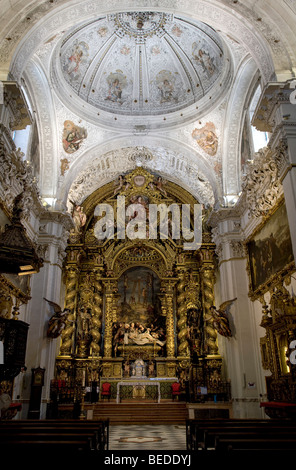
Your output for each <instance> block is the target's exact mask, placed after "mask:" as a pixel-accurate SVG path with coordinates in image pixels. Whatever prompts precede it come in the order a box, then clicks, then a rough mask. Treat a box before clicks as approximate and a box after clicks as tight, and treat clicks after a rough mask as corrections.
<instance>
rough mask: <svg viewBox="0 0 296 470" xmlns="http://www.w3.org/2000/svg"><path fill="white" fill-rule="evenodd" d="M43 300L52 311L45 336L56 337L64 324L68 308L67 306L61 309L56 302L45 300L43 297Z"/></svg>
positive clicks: (68, 311)
mask: <svg viewBox="0 0 296 470" xmlns="http://www.w3.org/2000/svg"><path fill="white" fill-rule="evenodd" d="M44 300H46V302H48V303H49V306H50V311H51V313H52V316H51V317H50V319H49V321H48V327H47V337H48V338H58V337H59V336H60V335H61V333H62V331H63V330H64V328H65V326H66V321H67V317H68V315H69V313H70V310H69V309H68V308H65V309H64V310H62V309H61V307H60V306H59V305H58V304H56V303H55V302H52V301H51V300H47V299H46V298H45V297H44Z"/></svg>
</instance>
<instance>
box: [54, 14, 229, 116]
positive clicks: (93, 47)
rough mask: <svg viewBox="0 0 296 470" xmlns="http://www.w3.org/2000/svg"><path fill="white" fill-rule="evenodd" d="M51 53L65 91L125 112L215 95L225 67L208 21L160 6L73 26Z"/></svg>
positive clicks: (141, 112) (165, 109) (174, 106)
mask: <svg viewBox="0 0 296 470" xmlns="http://www.w3.org/2000/svg"><path fill="white" fill-rule="evenodd" d="M56 56H57V57H58V62H59V63H58V65H57V67H56V69H57V70H56V74H57V75H58V76H59V84H61V82H63V83H64V85H65V86H66V89H67V90H68V95H69V94H71V96H72V95H73V92H75V93H74V94H75V97H76V98H77V97H78V98H79V101H80V103H81V100H82V101H83V102H84V103H87V104H88V105H89V106H91V107H92V108H95V109H97V110H98V109H99V110H102V111H106V112H111V113H117V114H119V115H127V116H128V115H132V116H149V115H151V116H152V115H153V116H155V115H158V114H164V113H172V112H175V111H179V110H181V109H185V108H188V107H190V106H193V105H196V103H198V102H200V101H201V100H205V97H207V99H209V96H208V95H209V94H210V93H212V90H213V89H217V92H216V95H217V94H219V93H220V94H221V87H222V82H225V80H226V77H227V75H228V74H229V68H230V66H229V59H227V60H226V57H225V50H224V45H223V42H222V40H221V38H220V37H219V35H218V33H216V32H215V31H214V30H213V29H212V28H211V27H209V26H208V25H206V24H204V23H201V22H196V21H193V20H189V19H184V18H178V17H174V15H172V14H167V13H161V12H127V13H117V14H110V15H107V16H104V17H102V18H99V19H95V20H93V21H91V22H88V23H87V24H83V25H80V26H77V27H76V28H74V29H72V30H71V31H68V32H67V33H66V34H65V35H64V37H63V38H62V40H61V42H60V46H59V51H58V54H56ZM214 95H215V93H214ZM214 98H215V96H214ZM195 108H196V106H194V109H195Z"/></svg>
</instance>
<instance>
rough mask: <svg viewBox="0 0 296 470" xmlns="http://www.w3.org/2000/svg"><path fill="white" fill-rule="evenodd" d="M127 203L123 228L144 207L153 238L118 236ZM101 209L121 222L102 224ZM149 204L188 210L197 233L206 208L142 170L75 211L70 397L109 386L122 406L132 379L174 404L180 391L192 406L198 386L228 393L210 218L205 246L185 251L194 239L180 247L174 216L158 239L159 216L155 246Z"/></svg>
mask: <svg viewBox="0 0 296 470" xmlns="http://www.w3.org/2000/svg"><path fill="white" fill-rule="evenodd" d="M123 196H124V199H123V198H122V197H123ZM119 197H121V201H122V200H124V201H125V208H124V209H125V217H126V220H125V222H130V221H131V220H132V218H133V217H134V215H135V214H134V213H133V211H131V210H130V206H131V205H132V204H134V203H135V202H136V203H137V204H141V205H142V206H143V207H144V214H145V216H144V219H145V220H144V224H146V227H147V236H145V237H142V238H137V237H134V238H131V237H128V236H126V234H125V237H123V235H122V233H121V234H120V233H119V226H120V224H119V220H118V217H119V216H118V214H119V212H118V203H119ZM102 204H105V205H106V207H107V206H108V207H109V208H110V207H111V208H112V210H113V211H112V214H113V215H114V220H113V221H112V219H110V217H109V219H108V218H105V219H103V218H102V217H104V216H105V215H106V212H104V213H103V212H102V213H101V214H100V215H101V216H102V217H100V216H98V215H96V214H97V213H98V212H97V211H98V209H97V207H98V205H102ZM150 204H157V205H160V204H162V205H164V206H165V207H169V206H171V205H172V204H173V205H174V204H175V205H176V207H179V208H180V209H181V208H182V204H183V205H184V204H187V205H190V208H191V215H190V217H191V226H192V229H193V224H194V218H193V208H194V204H198V201H196V200H195V199H194V197H193V196H192V195H191V194H189V193H188V192H187V191H185V190H184V189H182V188H180V187H179V186H177V185H176V184H174V183H172V182H165V181H163V180H162V178H161V177H160V176H159V175H157V174H152V173H150V172H148V171H146V170H145V169H143V168H141V167H138V168H136V169H135V170H134V171H132V172H130V173H127V174H125V175H121V176H120V177H119V178H118V179H117V180H116V181H115V182H110V183H109V184H107V185H105V186H104V187H102V188H100V189H98V190H97V191H96V192H95V193H93V194H92V195H91V196H89V197H88V198H87V199H86V200H85V201H84V203H83V208H81V207H80V206H77V205H76V204H75V201H74V202H73V219H74V220H76V225H75V229H74V230H73V231H72V232H71V234H70V239H69V244H68V248H67V259H66V262H65V267H64V281H65V286H66V292H65V308H67V309H69V314H68V316H67V320H66V323H65V328H64V329H63V331H62V334H61V344H60V352H59V355H58V357H57V359H56V379H55V382H56V383H59V384H63V385H64V387H66V388H69V390H73V388H75V387H77V386H78V385H79V386H80V385H82V386H83V387H86V386H91V384H93V383H95V384H99V385H100V384H102V383H103V382H106V381H108V382H110V383H111V384H112V394H113V395H111V398H112V396H113V398H115V397H116V384H117V383H118V382H122V381H124V380H127V381H130V380H132V379H133V378H137V379H143V380H146V381H147V380H158V381H160V382H161V387H162V388H161V393H162V396H164V397H169V396H170V384H171V383H172V382H175V381H179V382H180V384H181V387H182V389H183V391H184V392H185V389H186V391H187V392H188V393H189V394H193V395H194V396H195V395H196V393H197V392H196V390H197V388H198V387H199V386H205V387H207V390H208V393H209V394H210V393H212V394H219V393H220V392H222V391H223V390H224V389H223V378H222V372H221V370H222V358H221V356H220V354H219V351H218V345H217V330H216V328H215V323H214V319H213V317H212V315H211V307H212V306H213V305H214V282H215V278H214V271H215V246H214V244H213V243H212V241H211V235H210V233H209V232H208V231H207V229H206V220H207V215H208V214H207V212H206V211H205V210H203V213H202V215H203V217H202V224H203V232H202V243H201V245H200V246H199V247H198V249H194V250H188V249H187V250H184V242H185V241H188V237H187V236H186V234H185V233H184V231H182V230H181V235H180V237H179V238H177V237H175V238H174V237H173V235H172V227H173V224H174V223H176V220H174V218H173V217H172V213H170V212H168V219H167V224H168V225H167V226H168V231H167V236H162V234H161V233H160V232H161V231H160V230H159V228H160V218H161V217H162V215H161V212H160V213H159V214H158V219H157V228H158V231H157V236H156V237H154V238H151V237H149V224H148V218H149V207H151V206H149V205H150ZM77 215H78V217H77ZM75 217H76V219H75ZM181 220H182V219H181ZM98 221H100V224H101V225H98ZM98 228H101V229H102V230H101V234H100V235H99V236H98V233H99V230H98ZM150 229H151V227H150ZM102 232H103V235H102ZM184 237H187V238H186V240H185V238H184Z"/></svg>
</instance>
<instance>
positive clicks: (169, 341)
mask: <svg viewBox="0 0 296 470" xmlns="http://www.w3.org/2000/svg"><path fill="white" fill-rule="evenodd" d="M174 284H175V281H170V280H166V281H164V282H163V287H162V289H161V290H162V291H163V292H164V295H163V297H162V311H163V313H165V315H166V352H167V357H174V356H175V334H174V307H173V305H174Z"/></svg>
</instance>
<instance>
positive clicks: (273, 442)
mask: <svg viewBox="0 0 296 470" xmlns="http://www.w3.org/2000/svg"><path fill="white" fill-rule="evenodd" d="M295 448H296V437H295V436H294V437H292V438H286V437H282V438H281V436H277V437H273V438H268V439H265V438H258V437H256V438H249V439H248V438H246V437H241V438H238V437H237V438H234V437H233V438H231V439H228V438H220V437H217V438H216V443H215V451H216V452H217V453H219V454H229V453H230V452H233V451H236V452H245V451H248V452H258V451H259V452H260V451H261V452H262V451H264V452H268V453H269V452H270V451H273V452H277V453H283V454H284V455H286V452H287V451H289V452H293V453H294V454H295Z"/></svg>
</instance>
